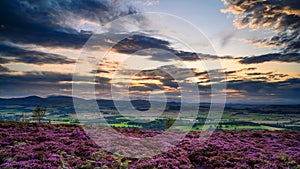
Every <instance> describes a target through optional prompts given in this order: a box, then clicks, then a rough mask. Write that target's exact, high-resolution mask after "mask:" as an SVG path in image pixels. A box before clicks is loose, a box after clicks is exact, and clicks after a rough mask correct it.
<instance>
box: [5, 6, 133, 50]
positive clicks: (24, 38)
mask: <svg viewBox="0 0 300 169" xmlns="http://www.w3.org/2000/svg"><path fill="white" fill-rule="evenodd" d="M117 2H118V1H113V2H109V1H101V0H70V1H60V0H44V1H30V0H2V1H0V38H1V40H6V41H10V42H13V43H30V44H39V45H43V46H59V47H73V48H79V47H81V46H82V45H83V44H84V43H85V42H86V40H87V39H88V38H89V37H90V33H87V32H85V31H79V30H76V29H74V27H72V23H70V22H72V20H76V21H80V20H81V19H82V20H87V21H91V22H95V23H97V22H98V21H100V23H106V22H107V21H110V20H111V19H114V18H116V17H118V16H122V15H126V14H130V13H134V12H135V10H134V9H133V8H132V7H126V4H123V5H124V6H123V7H122V8H121V6H117V5H115V4H117ZM73 24H74V26H76V24H78V23H73Z"/></svg>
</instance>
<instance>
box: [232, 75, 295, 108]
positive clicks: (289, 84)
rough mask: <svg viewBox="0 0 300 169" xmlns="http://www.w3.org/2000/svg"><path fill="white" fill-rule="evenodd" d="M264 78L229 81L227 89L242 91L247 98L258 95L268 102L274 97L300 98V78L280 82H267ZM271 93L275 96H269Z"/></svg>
mask: <svg viewBox="0 0 300 169" xmlns="http://www.w3.org/2000/svg"><path fill="white" fill-rule="evenodd" d="M262 80H265V79H260V80H259V81H243V80H237V81H228V82H227V89H234V90H238V91H241V92H242V93H243V94H244V95H245V96H246V97H247V98H246V99H251V98H253V97H258V98H260V99H262V100H263V99H265V101H266V102H268V99H272V97H273V98H279V99H280V98H282V99H283V98H286V99H291V100H293V99H296V100H299V99H300V85H299V84H300V79H298V78H292V79H287V80H285V81H279V82H266V81H262ZM270 94H273V95H274V96H272V97H270V98H269V95H270ZM269 101H272V100H269ZM293 102H295V100H293Z"/></svg>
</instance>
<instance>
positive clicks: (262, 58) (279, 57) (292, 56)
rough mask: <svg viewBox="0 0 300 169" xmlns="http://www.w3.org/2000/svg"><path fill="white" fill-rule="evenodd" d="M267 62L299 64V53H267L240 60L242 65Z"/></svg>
mask: <svg viewBox="0 0 300 169" xmlns="http://www.w3.org/2000/svg"><path fill="white" fill-rule="evenodd" d="M268 61H279V62H296V63H300V53H269V54H265V55H259V56H251V57H245V58H243V59H241V60H240V63H242V64H253V63H263V62H268Z"/></svg>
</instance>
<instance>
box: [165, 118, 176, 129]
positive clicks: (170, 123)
mask: <svg viewBox="0 0 300 169" xmlns="http://www.w3.org/2000/svg"><path fill="white" fill-rule="evenodd" d="M175 121H176V119H174V118H171V117H169V118H167V120H166V129H168V128H170V127H171V126H172V125H173V123H174V122H175Z"/></svg>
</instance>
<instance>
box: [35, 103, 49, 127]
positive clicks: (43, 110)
mask: <svg viewBox="0 0 300 169" xmlns="http://www.w3.org/2000/svg"><path fill="white" fill-rule="evenodd" d="M46 111H47V109H46V107H44V108H41V107H40V106H36V108H35V109H34V111H33V113H32V117H33V118H35V119H36V120H37V121H38V122H39V123H40V122H41V118H42V117H44V116H45V115H46Z"/></svg>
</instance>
